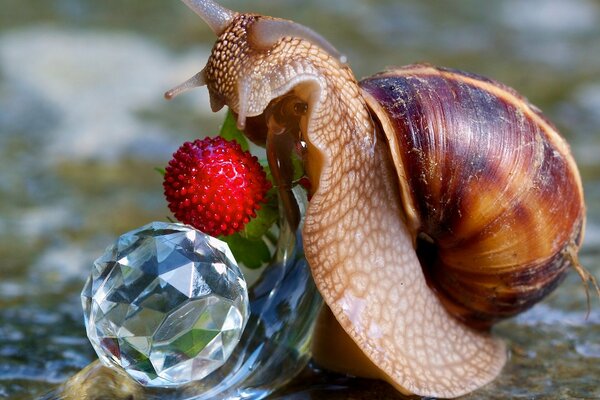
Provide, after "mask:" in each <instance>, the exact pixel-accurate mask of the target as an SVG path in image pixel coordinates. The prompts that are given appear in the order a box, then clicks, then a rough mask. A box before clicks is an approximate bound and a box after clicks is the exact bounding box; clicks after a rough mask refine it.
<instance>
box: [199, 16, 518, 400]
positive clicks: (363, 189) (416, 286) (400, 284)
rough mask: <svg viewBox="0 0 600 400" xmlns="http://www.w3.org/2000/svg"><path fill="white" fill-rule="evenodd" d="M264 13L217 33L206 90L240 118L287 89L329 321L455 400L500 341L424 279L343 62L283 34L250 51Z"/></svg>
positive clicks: (393, 181)
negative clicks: (303, 154)
mask: <svg viewBox="0 0 600 400" xmlns="http://www.w3.org/2000/svg"><path fill="white" fill-rule="evenodd" d="M262 18H265V19H266V18H267V17H257V16H248V15H239V16H238V17H236V19H234V21H233V23H232V24H231V26H230V27H229V28H228V29H227V30H226V31H225V32H224V33H223V34H222V35H221V36H220V37H219V39H218V41H217V43H216V44H215V47H214V49H213V53H212V55H211V58H210V59H209V62H208V65H207V67H206V69H205V71H206V81H207V84H208V88H209V91H210V94H211V97H213V98H215V99H217V100H223V101H224V103H225V104H227V105H229V106H230V107H232V109H233V110H234V111H236V112H239V107H240V104H244V105H245V106H244V107H245V112H244V113H245V114H246V115H248V116H252V115H258V114H260V113H262V112H263V111H264V110H265V108H266V107H267V105H268V104H269V102H270V101H271V100H273V99H275V98H277V97H278V96H281V95H282V94H285V93H288V92H293V93H294V94H295V95H296V96H297V97H298V98H300V99H302V100H304V101H305V102H306V103H307V104H308V113H307V114H306V116H305V118H304V119H303V120H302V121H301V127H302V128H303V129H302V131H303V136H304V137H303V139H304V140H306V141H307V142H308V156H307V161H306V169H307V172H308V175H309V178H310V179H311V183H312V184H313V187H314V193H313V197H312V200H311V202H310V205H309V208H308V211H307V214H306V221H305V227H304V242H305V251H306V257H307V260H308V262H309V264H310V266H311V268H312V272H313V276H314V279H315V282H316V284H317V286H318V288H319V290H320V292H321V294H322V295H323V297H324V299H325V301H326V302H327V304H328V305H329V307H330V308H331V310H332V311H333V313H334V315H335V317H336V318H337V320H338V321H339V323H340V324H341V326H342V327H343V328H344V330H345V331H346V332H347V334H348V335H349V336H350V337H351V338H352V339H353V340H354V342H355V343H356V344H357V345H358V346H359V347H360V349H361V350H362V351H363V352H364V353H365V354H366V355H367V356H368V358H369V359H370V360H372V362H373V363H374V364H375V365H376V366H377V367H378V368H380V370H381V374H380V377H381V378H382V379H386V380H388V381H389V382H390V383H391V384H393V385H394V386H395V387H397V388H398V389H399V390H401V391H403V392H405V393H415V394H419V395H425V396H436V397H456V396H459V395H462V394H465V393H468V392H470V391H473V390H475V389H477V388H478V387H481V386H482V385H484V384H486V383H488V382H490V381H491V380H493V379H494V378H495V377H496V376H497V375H498V374H499V372H500V370H501V369H502V366H503V365H504V363H505V361H506V349H505V346H504V344H503V343H502V342H501V341H499V340H497V339H493V338H491V337H490V336H489V335H488V334H487V333H484V332H479V331H475V330H472V329H470V328H468V327H466V326H464V325H462V324H461V323H459V322H458V321H457V320H455V319H454V318H452V317H451V316H450V315H449V314H448V313H447V312H446V310H445V309H444V308H443V307H442V305H441V303H440V301H439V300H438V299H437V298H436V296H435V295H434V293H433V292H432V291H431V290H430V289H429V287H428V286H427V284H426V282H425V278H424V275H423V272H422V270H421V266H420V265H419V261H418V259H417V256H416V253H415V251H414V248H413V238H412V237H411V235H410V234H409V232H408V230H407V228H406V227H405V226H404V224H403V222H402V221H403V215H402V211H401V208H400V194H399V191H398V183H397V177H396V173H395V170H394V167H393V166H392V164H391V160H390V156H389V151H388V148H387V142H386V140H385V138H383V137H380V136H378V134H377V133H376V131H375V127H374V125H373V122H372V120H371V117H370V115H369V112H368V108H367V106H366V104H365V102H364V100H363V98H362V97H361V94H360V89H359V87H358V85H357V82H356V80H355V79H354V77H353V75H352V72H351V71H350V69H349V68H348V67H347V66H344V65H340V63H339V62H338V60H337V59H334V58H332V57H330V56H329V54H327V53H325V52H324V51H322V50H321V49H320V48H319V47H317V46H315V45H313V44H311V43H309V42H307V41H304V40H300V39H292V38H282V40H281V41H280V42H278V43H277V44H276V45H275V47H273V48H272V49H269V50H268V51H265V50H260V51H259V50H257V49H253V48H252V46H251V43H248V36H249V34H248V31H249V30H251V27H252V24H253V23H255V22H256V21H257V20H259V19H262Z"/></svg>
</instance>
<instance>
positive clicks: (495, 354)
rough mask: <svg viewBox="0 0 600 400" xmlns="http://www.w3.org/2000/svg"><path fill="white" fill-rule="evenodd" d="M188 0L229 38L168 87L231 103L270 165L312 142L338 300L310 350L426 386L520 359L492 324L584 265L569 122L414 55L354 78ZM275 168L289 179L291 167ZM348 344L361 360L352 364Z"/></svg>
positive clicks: (316, 206)
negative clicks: (564, 134)
mask: <svg viewBox="0 0 600 400" xmlns="http://www.w3.org/2000/svg"><path fill="white" fill-rule="evenodd" d="M184 2H186V4H188V5H189V6H190V7H191V8H192V9H194V11H196V12H197V13H198V14H199V15H200V16H201V17H202V18H203V19H204V20H205V21H206V22H207V23H208V24H209V25H210V26H211V28H212V29H213V31H214V32H215V33H216V34H217V35H218V39H217V42H216V43H215V46H214V47H213V50H212V53H211V56H210V58H209V60H208V63H207V65H206V67H205V68H204V69H203V70H202V71H200V72H199V73H198V74H196V75H195V76H194V77H192V78H191V79H190V80H188V81H187V82H185V83H183V84H182V85H180V86H178V87H176V88H174V89H173V90H171V91H169V92H167V97H173V96H174V95H176V94H178V93H180V92H181V91H183V90H187V89H189V88H191V87H195V86H201V85H204V84H206V85H207V87H208V91H209V94H210V98H211V106H212V107H213V109H214V110H218V109H219V108H221V107H222V106H224V105H227V106H229V107H230V109H231V110H232V111H233V112H234V113H235V114H236V115H237V119H238V126H239V127H240V128H243V129H245V130H246V134H247V135H248V136H250V137H251V138H252V139H253V140H255V141H257V142H265V143H266V147H267V150H268V154H269V158H270V159H269V163H270V165H272V166H275V167H276V166H277V165H281V163H280V162H279V161H281V160H284V159H285V157H286V156H287V155H288V154H287V153H286V152H289V151H290V149H292V148H294V147H295V146H290V145H289V143H287V144H286V143H285V142H286V141H289V140H291V141H297V142H299V143H301V144H302V145H303V146H304V147H305V149H306V151H305V157H304V163H305V170H306V173H307V175H308V177H309V179H310V181H311V187H312V188H311V194H312V199H311V201H310V204H309V207H308V209H307V210H306V214H305V220H304V227H303V241H304V248H305V254H306V259H307V261H308V263H309V265H310V267H311V272H312V275H313V278H314V280H315V283H316V285H317V288H318V289H319V291H320V293H321V294H322V297H323V299H324V300H325V302H326V304H327V306H328V307H329V308H330V310H331V314H329V315H330V317H331V318H328V319H327V318H324V319H322V320H324V321H325V320H326V321H329V322H324V323H322V324H320V325H319V326H318V327H317V329H316V333H315V338H314V340H315V347H314V348H315V349H316V350H319V349H324V350H325V352H326V351H327V350H328V349H334V348H335V349H336V351H337V353H336V354H337V355H338V356H339V357H340V359H339V360H338V361H339V362H336V359H335V357H329V358H328V357H326V356H323V354H319V353H316V354H315V357H317V359H318V361H320V362H322V364H324V365H325V366H327V367H331V368H332V369H338V370H346V371H349V372H351V373H354V374H359V375H364V376H368V377H375V378H381V379H385V380H386V381H388V382H389V383H391V384H392V385H393V386H394V387H396V388H397V389H398V390H399V391H401V392H403V393H415V394H420V395H425V396H436V397H455V396H459V395H462V394H465V393H468V392H470V391H473V390H476V389H477V388H479V387H481V386H483V385H485V384H486V383H488V382H490V381H491V380H493V379H494V378H495V377H496V376H497V375H498V374H499V373H500V371H501V369H502V367H503V365H504V364H505V362H506V358H507V354H506V348H505V345H504V343H503V342H502V341H501V340H499V339H497V338H494V337H492V336H491V335H490V334H489V332H488V330H487V328H488V327H489V326H490V325H491V324H492V323H493V322H495V321H497V320H498V319H501V318H505V317H508V316H511V315H514V314H515V313H517V312H519V311H521V310H523V309H526V308H527V307H529V306H531V305H532V304H533V303H534V302H536V301H538V300H540V299H541V298H542V297H543V296H544V295H546V294H547V293H548V292H549V291H550V290H551V289H552V288H554V287H555V286H556V285H557V284H558V283H559V281H560V280H561V278H562V277H563V276H564V273H565V271H566V270H567V269H568V266H569V265H570V264H571V263H573V262H575V261H576V251H577V249H578V246H579V243H580V241H581V235H582V233H581V232H582V229H583V225H584V204H583V194H582V187H581V182H580V178H579V174H578V172H577V168H576V166H575V163H574V162H573V159H572V157H571V155H570V153H569V150H568V147H567V145H566V144H565V142H564V141H563V140H562V139H561V138H560V136H559V135H558V133H556V130H555V129H554V128H553V127H552V126H551V125H550V124H549V123H548V122H547V121H546V120H545V119H544V118H543V117H542V116H541V114H540V113H539V112H538V111H537V110H536V109H535V108H533V107H531V106H530V105H529V104H528V103H527V102H526V101H525V100H524V99H523V98H522V97H520V96H519V95H517V94H516V93H515V92H514V91H513V90H511V89H508V88H506V87H504V86H503V85H500V84H498V83H495V82H493V81H490V80H488V79H485V78H480V77H476V76H473V75H469V74H465V73H461V72H457V71H451V70H445V69H440V68H434V67H430V66H426V65H418V66H409V67H405V68H399V69H393V70H389V71H386V72H384V73H382V74H379V75H375V76H374V77H371V78H367V79H365V80H364V81H362V82H361V83H360V86H359V84H358V82H357V81H356V79H355V78H354V76H353V73H352V71H351V70H350V68H349V67H348V66H347V65H345V63H344V62H343V59H342V57H340V55H339V53H337V52H336V51H335V49H334V48H333V46H331V45H330V44H329V43H327V41H325V40H324V39H323V38H321V37H320V36H319V35H318V34H316V33H315V32H313V31H311V30H309V29H307V28H305V27H302V26H300V25H298V24H295V23H293V22H291V21H285V20H281V19H274V18H270V17H265V16H259V15H255V14H238V13H235V12H232V11H229V10H226V9H224V8H222V7H220V6H218V5H217V4H216V3H214V2H213V1H210V0H184ZM296 105H300V107H296ZM298 110H300V111H299V112H298ZM257 131H258V132H260V131H263V132H266V135H264V134H262V135H261V134H260V133H259V134H257ZM282 138H284V139H285V140H281V139H282ZM281 143H284V144H285V145H281ZM274 176H279V178H278V179H279V180H280V181H279V182H277V184H278V186H279V187H280V188H281V187H287V186H289V182H288V179H289V177H286V174H285V172H284V171H278V172H277V173H275V174H274ZM280 193H282V191H280ZM283 195H285V193H284V194H283ZM286 203H287V204H290V203H291V202H285V201H284V204H286ZM288 211H289V210H288ZM288 214H290V215H291V216H290V219H291V220H294V217H293V214H294V212H288ZM296 220H297V219H296ZM325 312H326V313H327V312H328V311H327V310H325ZM340 335H344V336H345V338H344V340H337V338H338V337H340ZM350 354H352V355H357V357H360V356H362V357H363V358H364V362H363V360H361V361H358V362H356V363H353V364H352V362H350V361H349V362H344V361H343V360H344V357H345V356H346V355H350ZM336 357H337V356H336ZM340 360H342V361H340ZM351 364H352V365H351ZM348 366H349V368H348ZM363 367H364V368H363Z"/></svg>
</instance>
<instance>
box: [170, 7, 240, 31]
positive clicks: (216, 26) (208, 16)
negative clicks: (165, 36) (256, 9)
mask: <svg viewBox="0 0 600 400" xmlns="http://www.w3.org/2000/svg"><path fill="white" fill-rule="evenodd" d="M181 1H183V3H184V4H185V5H186V6H188V7H189V8H190V9H192V11H194V12H195V13H196V14H198V15H199V16H200V18H202V19H203V20H204V22H206V24H207V25H208V26H209V27H210V29H212V31H213V32H214V33H215V35H217V36H219V35H220V34H221V33H223V31H225V29H227V27H228V26H229V24H231V22H232V21H233V19H234V18H235V16H236V15H237V13H236V12H234V11H231V10H229V9H227V8H225V7H223V6H221V5H220V4H217V3H215V2H214V1H212V0H181Z"/></svg>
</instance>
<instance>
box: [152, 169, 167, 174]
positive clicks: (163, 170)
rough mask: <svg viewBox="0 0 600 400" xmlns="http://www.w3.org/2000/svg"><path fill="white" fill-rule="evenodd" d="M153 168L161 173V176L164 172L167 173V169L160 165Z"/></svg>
mask: <svg viewBox="0 0 600 400" xmlns="http://www.w3.org/2000/svg"><path fill="white" fill-rule="evenodd" d="M154 170H155V171H156V172H158V173H159V174H161V175H162V176H165V174H166V173H167V170H166V169H164V168H160V167H154Z"/></svg>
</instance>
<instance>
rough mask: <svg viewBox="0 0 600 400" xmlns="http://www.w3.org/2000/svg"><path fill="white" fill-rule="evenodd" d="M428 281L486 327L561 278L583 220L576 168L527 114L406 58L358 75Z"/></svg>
mask: <svg viewBox="0 0 600 400" xmlns="http://www.w3.org/2000/svg"><path fill="white" fill-rule="evenodd" d="M360 85H361V88H362V89H363V91H364V92H365V97H366V99H367V102H368V104H369V106H370V108H371V110H372V111H373V112H374V114H375V115H376V118H377V119H378V120H379V122H380V124H381V129H382V130H383V132H385V134H386V136H387V138H388V140H389V143H390V150H391V154H392V156H393V160H394V163H395V165H396V168H397V171H398V178H399V182H400V186H401V191H402V201H403V208H404V212H405V217H406V219H407V223H408V225H409V226H410V227H411V229H412V232H413V237H415V238H416V239H417V242H418V243H417V251H418V252H419V255H420V259H421V263H422V266H423V268H424V272H425V275H426V277H427V278H428V281H429V285H430V286H431V287H432V288H434V290H435V291H436V293H437V294H438V295H439V296H440V297H441V298H442V300H443V302H444V304H445V306H446V307H447V309H448V310H450V312H451V313H452V314H453V315H455V316H456V317H458V318H460V319H461V320H464V321H465V322H467V323H469V324H470V325H472V326H475V327H488V326H489V325H491V324H492V323H493V322H496V321H497V320H500V319H503V318H507V317H510V316H513V315H515V314H517V313H519V312H521V311H523V310H525V309H527V308H529V307H531V306H532V305H533V304H535V303H536V302H538V301H539V300H541V299H542V298H543V297H544V296H545V295H547V294H548V293H549V292H550V291H552V290H553V289H554V288H555V287H556V286H557V285H558V283H560V281H561V280H562V278H563V277H564V276H565V273H566V272H567V271H568V270H569V266H570V265H571V259H570V255H569V254H570V250H571V249H577V248H578V247H579V245H580V242H581V238H582V229H583V225H584V218H585V214H584V211H585V207H584V204H583V192H582V186H581V180H580V177H579V173H578V171H577V167H576V165H575V163H574V161H573V159H572V157H571V155H570V152H569V148H568V146H567V144H566V143H565V141H564V140H563V139H562V137H560V135H559V134H558V133H557V131H556V129H555V128H554V127H553V126H552V125H551V124H550V123H549V122H548V121H547V120H546V119H545V118H544V117H543V115H542V114H541V113H540V111H539V110H537V109H536V108H535V107H533V106H531V105H530V104H529V103H528V102H527V100H526V99H524V98H523V97H521V96H520V95H519V94H517V93H516V92H515V91H514V90H512V89H510V88H508V87H506V86H505V85H502V84H500V83H498V82H495V81H493V80H490V79H487V78H483V77H480V76H476V75H473V74H467V73H464V72H460V71H456V70H449V69H444V68H436V67H433V66H430V65H409V66H406V67H403V68H397V69H393V70H389V71H386V72H383V73H380V74H378V75H375V76H373V77H370V78H367V79H365V80H363V81H362V82H361V83H360Z"/></svg>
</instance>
